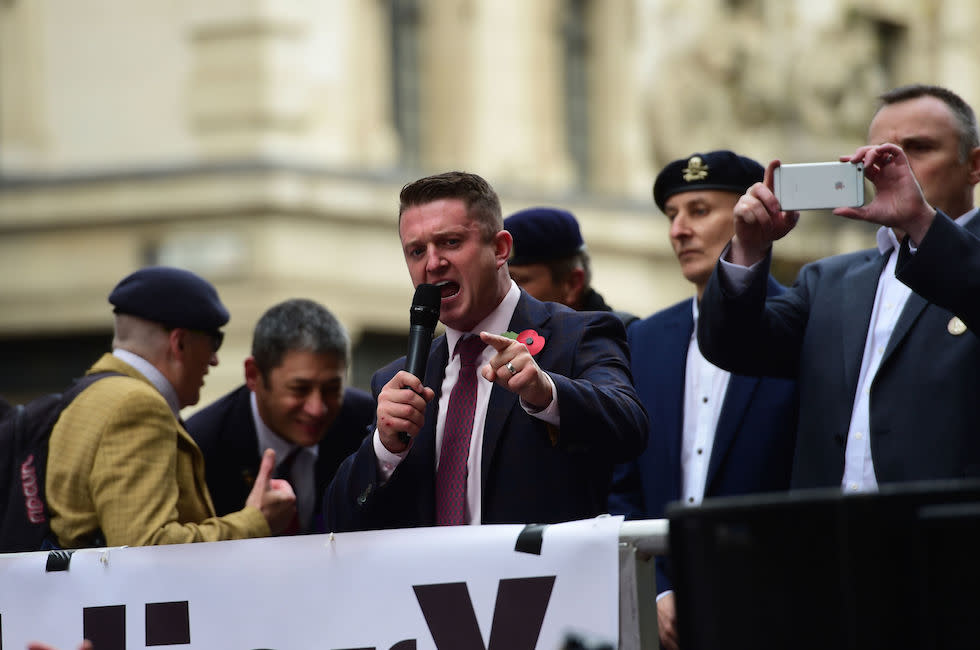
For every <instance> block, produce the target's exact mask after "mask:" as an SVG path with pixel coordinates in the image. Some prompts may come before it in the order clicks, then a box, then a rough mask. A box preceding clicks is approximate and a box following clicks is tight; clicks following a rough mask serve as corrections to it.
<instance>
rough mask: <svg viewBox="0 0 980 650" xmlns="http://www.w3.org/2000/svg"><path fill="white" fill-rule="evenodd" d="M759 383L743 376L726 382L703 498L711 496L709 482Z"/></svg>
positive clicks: (755, 378)
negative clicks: (726, 387) (726, 388)
mask: <svg viewBox="0 0 980 650" xmlns="http://www.w3.org/2000/svg"><path fill="white" fill-rule="evenodd" d="M759 381H760V379H759V378H758V377H745V376H743V375H732V376H731V377H730V378H729V380H728V390H726V391H725V401H724V402H723V403H722V407H721V414H720V415H719V416H718V426H717V427H716V428H715V440H714V442H713V443H712V445H711V458H710V459H709V460H708V475H707V476H706V477H705V481H704V496H705V497H708V496H711V482H712V481H713V480H714V478H715V474H717V473H718V467H719V466H720V465H721V462H722V459H724V458H725V454H727V453H728V448H729V447H730V446H731V445H732V442H733V441H734V440H735V433H736V432H737V431H738V425H739V423H740V422H741V421H742V418H743V417H744V416H745V410H746V409H747V408H748V407H749V402H750V401H751V399H752V394H753V393H754V392H755V389H756V387H758V385H759Z"/></svg>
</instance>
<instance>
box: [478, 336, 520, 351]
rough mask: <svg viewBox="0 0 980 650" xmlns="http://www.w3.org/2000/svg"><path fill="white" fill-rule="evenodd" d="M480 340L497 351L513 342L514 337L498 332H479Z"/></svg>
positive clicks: (502, 349)
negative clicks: (501, 334)
mask: <svg viewBox="0 0 980 650" xmlns="http://www.w3.org/2000/svg"><path fill="white" fill-rule="evenodd" d="M480 340H481V341H483V342H484V343H486V344H487V345H491V346H493V349H494V350H496V351H497V352H503V351H504V350H506V349H507V348H508V347H509V346H510V344H511V343H513V342H514V339H511V338H507V337H506V336H500V335H499V334H491V333H490V332H480Z"/></svg>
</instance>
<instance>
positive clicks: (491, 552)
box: [0, 517, 622, 650]
mask: <svg viewBox="0 0 980 650" xmlns="http://www.w3.org/2000/svg"><path fill="white" fill-rule="evenodd" d="M621 522H622V518H621V517H600V518H597V519H592V520H587V521H580V522H570V523H566V524H557V525H553V526H548V527H546V528H544V534H543V538H541V540H540V543H539V545H540V553H539V554H536V553H535V552H534V550H535V549H534V546H535V544H534V536H533V535H531V536H530V539H529V540H528V539H527V538H528V535H527V534H526V532H525V535H524V536H521V533H522V531H524V530H525V529H524V527H523V526H517V525H514V526H510V525H507V526H458V527H451V528H419V529H406V530H397V531H375V532H364V533H345V534H337V535H313V536H304V537H292V538H271V539H256V540H242V541H231V542H212V543H206V544H183V545H174V546H158V547H145V548H113V549H88V550H83V551H77V552H75V553H74V554H73V555H72V557H71V563H70V566H69V569H68V570H67V571H52V572H48V571H46V569H45V566H46V561H47V557H48V554H47V553H29V554H22V555H7V556H4V555H0V650H23V648H24V647H25V646H26V644H27V642H28V641H30V640H42V641H45V642H48V643H52V644H55V645H56V646H58V647H59V648H60V649H61V650H74V649H75V648H76V647H77V645H78V643H79V641H80V640H81V639H82V637H83V634H86V633H87V634H88V635H89V636H92V637H95V638H97V639H99V640H100V643H96V646H95V650H124V649H126V650H134V649H136V648H147V647H159V646H164V647H167V648H175V649H178V650H184V649H185V648H187V649H188V650H193V649H200V650H255V649H259V648H262V649H271V650H313V649H321V648H322V649H324V650H339V649H353V648H357V649H367V648H376V649H378V650H381V649H384V650H388V649H396V650H411V649H413V648H419V649H422V648H440V649H442V650H450V649H451V650H470V649H487V648H489V649H490V650H498V649H499V650H521V649H522V648H532V647H536V648H546V649H549V650H550V649H557V648H561V647H562V646H563V644H564V641H565V640H566V639H567V636H568V634H569V633H575V634H579V635H582V636H583V637H584V638H587V639H590V640H593V641H594V640H602V641H604V642H609V643H611V644H612V645H613V647H616V644H617V641H618V639H617V636H618V621H619V619H618V612H619V610H618V597H619V575H618V572H619V564H618V553H617V545H618V538H619V529H620V524H621ZM519 537H520V544H521V548H525V547H527V548H529V549H530V550H531V552H523V551H518V550H515V545H517V544H518V543H519Z"/></svg>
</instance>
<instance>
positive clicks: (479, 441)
mask: <svg viewBox="0 0 980 650" xmlns="http://www.w3.org/2000/svg"><path fill="white" fill-rule="evenodd" d="M400 199H401V206H400V210H399V235H400V238H401V243H402V250H403V253H404V255H405V261H406V263H407V265H408V271H409V275H410V276H411V279H412V283H413V284H414V285H416V286H417V285H419V284H422V283H428V284H434V285H436V286H438V287H439V289H440V291H441V293H442V299H441V312H440V317H439V319H440V320H441V321H442V323H444V324H445V325H446V328H447V329H446V334H445V335H443V336H440V337H439V338H437V339H436V340H435V341H434V343H433V345H432V351H431V353H430V355H429V359H428V364H427V368H426V371H425V377H424V379H419V378H417V377H415V376H413V375H411V374H410V373H408V372H405V371H404V370H401V368H403V367H404V359H399V360H398V361H395V362H394V363H392V364H390V365H389V366H387V367H385V368H383V369H381V370H379V371H378V372H377V373H376V374H375V376H374V378H373V380H372V390H373V392H374V395H375V396H376V397H377V400H378V408H377V429H376V430H375V432H374V434H373V436H371V437H369V438H368V439H367V440H365V441H364V443H363V444H362V445H361V447H360V449H359V450H358V451H357V453H356V454H354V455H353V456H351V457H350V458H348V459H347V460H346V461H345V462H344V464H343V465H342V466H341V468H340V469H339V470H338V472H337V475H336V476H335V477H334V480H333V483H331V485H330V489H329V493H328V496H327V502H326V504H325V509H326V519H327V527H328V528H329V529H330V530H336V531H343V530H358V529H372V528H396V527H407V526H429V525H433V524H443V525H453V524H478V523H481V522H482V523H530V522H536V523H551V522H558V521H565V520H571V519H578V518H586V517H592V516H595V515H597V514H600V513H602V512H605V510H606V499H607V496H608V491H609V480H610V475H611V472H612V466H613V463H615V462H622V461H626V460H629V459H630V458H633V457H635V456H636V455H637V454H638V453H639V452H640V451H641V450H642V449H643V445H644V444H645V440H646V429H647V417H646V413H645V411H644V410H643V407H642V406H641V405H640V403H639V400H638V399H637V397H636V393H635V391H634V390H633V386H632V378H631V376H630V371H629V353H628V348H627V345H626V336H625V331H624V329H623V325H622V323H621V322H620V321H619V320H618V319H617V318H616V317H614V316H613V315H611V314H608V313H602V312H576V311H573V310H571V309H569V308H567V307H565V306H563V305H559V304H556V303H550V302H549V303H542V302H540V301H538V300H536V299H534V298H532V297H531V296H529V295H527V294H526V293H524V292H522V291H521V290H520V289H519V288H518V287H517V285H516V284H515V283H514V282H513V281H512V280H511V279H510V275H509V273H508V269H507V259H508V257H509V256H510V252H511V243H512V240H511V236H510V233H508V232H507V231H506V230H504V229H503V219H502V216H501V211H500V201H499V199H498V198H497V194H496V192H494V191H493V189H492V188H491V187H490V186H489V184H487V182H486V181H485V180H483V179H482V178H480V177H479V176H476V175H474V174H467V173H462V172H448V173H445V174H440V175H437V176H431V177H427V178H423V179H421V180H418V181H416V182H414V183H410V184H408V185H406V186H405V187H404V188H402V191H401V195H400ZM508 331H509V332H510V333H516V334H519V340H518V338H517V336H516V335H515V334H512V336H514V338H510V337H508V336H502V335H501V334H503V333H508ZM457 343H458V344H459V345H457ZM400 434H401V435H400ZM406 434H407V435H406Z"/></svg>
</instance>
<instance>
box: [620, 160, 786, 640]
mask: <svg viewBox="0 0 980 650" xmlns="http://www.w3.org/2000/svg"><path fill="white" fill-rule="evenodd" d="M763 171H764V170H763V168H762V166H761V165H759V163H757V162H756V161H754V160H752V159H750V158H746V157H745V156H739V155H737V154H735V153H733V152H731V151H712V152H709V153H698V154H693V155H691V156H688V157H687V158H682V159H680V160H675V161H673V162H672V163H670V164H669V165H667V166H666V167H665V168H664V169H663V171H661V172H660V174H659V175H658V176H657V180H656V182H655V183H654V186H653V198H654V201H655V202H656V204H657V207H659V208H660V210H661V211H662V212H663V213H664V214H665V215H667V218H668V219H669V220H670V242H671V245H672V246H673V249H674V253H675V254H676V255H677V260H678V262H679V263H680V266H681V273H682V274H683V275H684V277H685V278H686V279H687V280H688V281H689V282H691V283H692V284H693V285H694V288H695V293H696V297H695V298H694V299H688V300H685V301H683V302H680V303H678V304H676V305H674V306H673V307H668V308H667V309H664V310H662V311H660V312H657V313H656V314H654V315H652V316H650V317H648V318H645V319H643V320H640V321H637V322H635V323H633V325H631V326H630V328H629V329H628V330H627V338H628V340H629V344H630V354H631V367H632V370H633V380H634V382H633V383H634V385H635V386H636V392H637V394H638V395H639V396H640V400H641V402H642V403H643V406H644V407H645V408H646V409H647V412H648V414H649V415H650V429H649V437H648V443H647V448H646V450H645V451H644V452H643V453H642V454H641V455H640V456H639V458H637V459H636V460H634V461H631V462H629V463H626V464H623V465H620V466H618V467H617V468H616V471H615V474H614V478H613V489H612V493H611V494H610V498H609V511H610V512H611V513H613V514H625V515H626V516H627V517H628V518H631V519H658V518H661V517H663V516H664V515H665V508H666V505H667V503H669V502H671V501H683V502H684V503H686V504H690V505H697V504H699V503H701V501H702V499H704V498H707V497H714V496H724V495H734V494H746V493H751V492H768V491H775V490H784V489H786V488H787V487H788V486H789V476H790V468H791V465H792V454H793V439H794V436H793V432H794V429H795V418H796V386H795V383H794V382H792V381H789V380H786V379H770V378H759V377H745V376H740V375H733V374H729V373H727V372H725V371H724V370H721V369H720V368H717V367H715V366H714V365H712V364H711V363H709V362H708V361H706V360H705V358H704V357H703V356H702V355H701V350H700V349H699V348H698V342H697V338H696V335H695V332H696V323H697V320H698V314H699V302H700V298H701V294H702V292H703V291H704V287H705V285H706V284H707V283H708V279H709V278H710V276H711V272H712V270H713V269H714V266H715V263H716V262H717V261H718V256H719V255H720V254H721V251H722V249H723V248H724V247H725V244H726V243H728V240H729V239H730V238H731V236H732V232H733V228H734V225H733V216H732V215H733V209H734V207H735V202H736V201H737V200H738V198H739V196H740V195H741V194H742V193H743V192H744V191H745V190H746V189H747V188H748V187H750V186H751V185H752V184H753V183H756V182H758V181H760V180H762V176H763ZM782 291H783V288H782V287H780V286H779V285H778V284H777V283H776V282H775V280H773V279H772V278H769V292H770V294H778V293H781V292H782ZM672 588H673V585H672V581H671V571H670V566H669V562H668V561H666V560H665V559H664V558H658V560H657V592H658V597H657V619H658V623H659V631H660V635H661V641H662V643H663V645H664V647H665V648H676V647H677V636H676V616H675V611H674V595H673V591H672Z"/></svg>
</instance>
